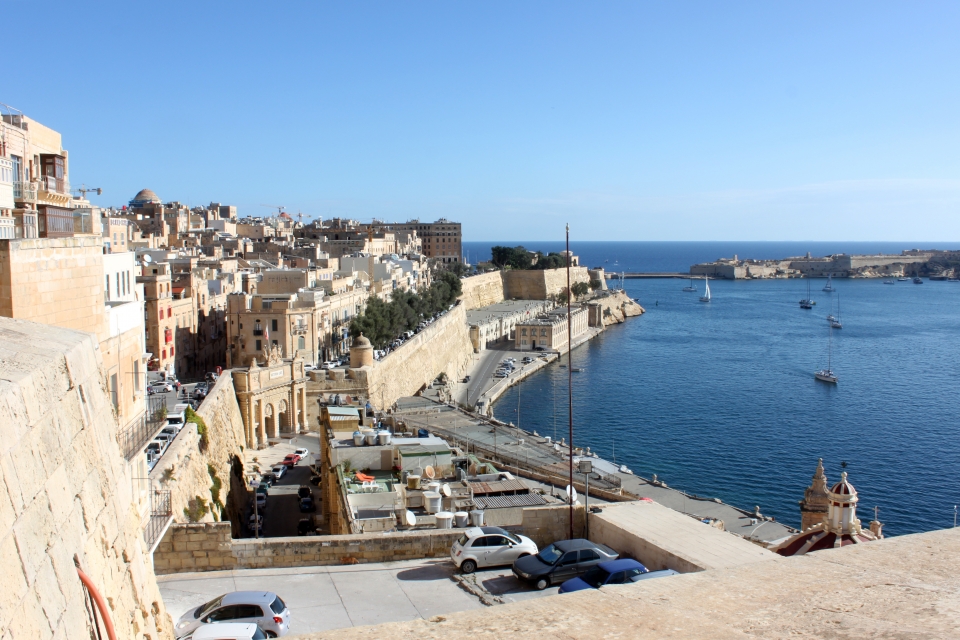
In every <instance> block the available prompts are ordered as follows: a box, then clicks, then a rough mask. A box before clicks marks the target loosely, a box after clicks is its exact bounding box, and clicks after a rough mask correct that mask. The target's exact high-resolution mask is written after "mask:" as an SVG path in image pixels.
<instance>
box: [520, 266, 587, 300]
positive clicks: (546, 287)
mask: <svg viewBox="0 0 960 640" xmlns="http://www.w3.org/2000/svg"><path fill="white" fill-rule="evenodd" d="M502 273H503V293H504V297H506V298H517V299H520V300H546V299H547V298H549V297H552V296H556V295H557V294H558V293H560V291H562V290H563V289H566V287H567V270H566V269H544V270H534V269H531V270H529V271H526V270H525V271H517V270H510V271H503V272H502ZM577 282H590V274H589V273H588V272H587V268H586V267H571V268H570V286H573V285H574V284H576V283H577Z"/></svg>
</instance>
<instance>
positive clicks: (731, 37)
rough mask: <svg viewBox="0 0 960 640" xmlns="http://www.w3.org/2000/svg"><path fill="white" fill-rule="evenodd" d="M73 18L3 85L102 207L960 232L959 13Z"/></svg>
mask: <svg viewBox="0 0 960 640" xmlns="http://www.w3.org/2000/svg"><path fill="white" fill-rule="evenodd" d="M45 7H46V8H45V9H44V10H43V11H42V15H43V20H44V21H49V24H48V25H47V27H46V29H47V35H48V36H50V37H49V38H46V39H45V38H41V37H40V34H38V33H35V34H33V36H31V35H29V33H27V34H25V36H24V41H23V43H22V44H23V46H24V47H25V49H24V51H25V54H24V55H23V56H22V57H21V58H20V62H21V63H20V64H7V65H5V67H4V72H3V79H4V82H2V83H0V101H2V102H5V103H8V104H10V105H12V106H14V107H16V108H18V109H21V110H22V111H24V112H25V113H26V114H27V115H29V116H31V117H33V118H35V119H37V120H39V121H40V122H43V123H44V124H46V125H48V126H51V127H53V128H54V129H57V130H59V131H60V132H61V133H62V134H63V136H64V146H65V147H66V148H67V149H68V150H69V151H70V162H71V180H72V182H73V183H74V184H75V185H79V184H80V183H81V182H85V183H87V184H88V185H92V186H98V187H102V188H104V195H103V196H101V197H100V198H97V199H95V201H96V202H98V203H99V204H102V205H120V204H124V203H125V202H126V201H127V200H128V199H130V197H132V196H133V194H134V193H136V191H138V190H139V189H141V188H143V187H150V188H152V189H154V190H155V191H157V193H159V194H160V196H161V197H162V198H164V199H165V200H180V201H181V202H186V203H188V204H191V205H194V204H205V203H207V202H210V201H219V202H225V203H231V204H236V205H238V206H239V207H240V212H241V215H256V214H264V213H267V212H268V211H269V210H268V209H267V208H264V207H260V206H259V205H260V204H261V203H266V204H274V203H276V204H282V205H285V206H286V207H287V210H288V211H291V212H294V213H295V212H296V211H297V210H301V211H303V212H304V213H305V214H307V215H309V216H317V215H322V216H324V217H331V216H349V217H355V218H359V219H366V220H369V219H370V218H371V217H373V216H377V217H381V218H388V219H408V218H412V217H419V218H421V219H429V220H432V219H435V218H437V217H439V216H446V217H448V218H452V219H456V220H460V221H462V222H463V225H464V234H465V236H466V239H469V240H511V239H517V238H523V239H541V240H552V239H559V238H561V237H562V235H563V226H564V223H566V222H569V223H570V224H571V228H572V233H573V234H574V236H575V237H578V238H580V239H582V240H604V239H610V240H808V239H810V240H893V241H910V240H923V241H932V240H939V239H942V240H958V239H960V215H958V212H960V117H958V114H960V108H958V107H960V100H958V98H960V77H958V76H960V74H958V71H960V38H958V37H957V33H958V32H960V19H958V18H960V4H957V3H955V2H949V3H948V2H944V3H937V2H923V3H884V2H844V3H835V2H822V3H821V2H806V3H794V4H792V5H791V6H787V5H786V3H770V2H735V3H715V2H698V3H692V2H691V3H682V2H668V3H666V2H660V3H652V2H603V3H566V2H520V3H518V2H503V3H497V2H485V3H461V2H458V3H453V2H408V3H397V2H393V3H376V2H356V3H337V4H333V3H319V2H317V3H313V2H311V3H296V2H287V3H262V2H261V3H256V4H249V5H246V4H243V3H219V4H218V3H213V2H194V3H176V2H165V3H139V2H127V3H117V4H112V5H111V4H103V3H97V4H90V3H70V4H63V5H60V6H56V3H54V4H53V5H45ZM36 10H37V9H32V10H31V11H36ZM34 24H35V23H34ZM58 43H59V44H58ZM10 44H11V46H15V47H19V46H20V45H17V44H16V43H13V42H11V43H10ZM8 62H9V61H8Z"/></svg>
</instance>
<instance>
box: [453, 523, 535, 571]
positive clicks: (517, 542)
mask: <svg viewBox="0 0 960 640" xmlns="http://www.w3.org/2000/svg"><path fill="white" fill-rule="evenodd" d="M535 553H537V543H535V542H534V541H533V540H531V539H530V538H527V537H525V536H518V535H515V534H512V533H510V532H509V531H505V530H504V529H501V528H500V527H471V528H469V529H467V530H466V531H464V532H463V535H462V536H460V537H459V538H458V539H457V541H456V542H454V543H453V546H452V547H450V558H451V559H452V560H453V564H455V565H457V568H459V569H460V570H461V571H463V572H464V573H473V572H474V571H476V570H477V567H496V566H500V565H508V564H512V563H513V562H514V561H516V560H517V559H518V558H523V557H525V556H529V555H531V554H535Z"/></svg>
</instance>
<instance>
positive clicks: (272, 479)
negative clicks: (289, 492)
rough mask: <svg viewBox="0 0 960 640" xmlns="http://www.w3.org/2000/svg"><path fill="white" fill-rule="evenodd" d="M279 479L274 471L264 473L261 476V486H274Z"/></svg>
mask: <svg viewBox="0 0 960 640" xmlns="http://www.w3.org/2000/svg"><path fill="white" fill-rule="evenodd" d="M277 480H278V478H277V476H275V475H274V474H273V473H272V472H271V473H264V474H262V475H261V476H260V485H261V486H262V485H267V486H268V487H272V486H273V485H275V484H277Z"/></svg>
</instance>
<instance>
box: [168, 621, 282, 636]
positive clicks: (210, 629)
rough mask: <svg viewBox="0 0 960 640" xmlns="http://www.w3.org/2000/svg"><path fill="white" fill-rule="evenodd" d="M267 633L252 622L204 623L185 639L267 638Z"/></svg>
mask: <svg viewBox="0 0 960 640" xmlns="http://www.w3.org/2000/svg"><path fill="white" fill-rule="evenodd" d="M266 639H267V634H265V633H264V632H263V630H262V629H261V628H260V627H258V626H257V625H255V624H254V623H252V622H221V623H219V624H202V625H200V626H199V627H197V630H196V631H194V632H193V634H192V635H188V636H183V640H266Z"/></svg>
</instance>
